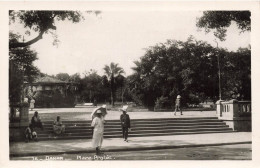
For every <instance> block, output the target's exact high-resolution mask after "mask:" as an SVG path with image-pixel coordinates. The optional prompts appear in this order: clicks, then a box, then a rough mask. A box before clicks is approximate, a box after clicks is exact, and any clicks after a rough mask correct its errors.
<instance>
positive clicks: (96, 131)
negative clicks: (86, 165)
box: [91, 110, 105, 155]
mask: <svg viewBox="0 0 260 168" xmlns="http://www.w3.org/2000/svg"><path fill="white" fill-rule="evenodd" d="M104 123H105V120H104V117H103V116H102V112H101V110H97V112H96V117H95V118H94V119H93V121H92V123H91V127H93V139H92V145H93V147H94V148H96V154H97V155H99V154H101V151H100V149H101V146H102V143H103V133H104Z"/></svg>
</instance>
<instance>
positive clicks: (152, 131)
mask: <svg viewBox="0 0 260 168" xmlns="http://www.w3.org/2000/svg"><path fill="white" fill-rule="evenodd" d="M219 130H220V131H226V130H230V128H197V129H182V128H180V129H168V128H167V129H163V130H133V131H131V132H129V135H131V134H147V133H162V132H199V131H219ZM89 134H91V131H86V132H73V133H67V132H66V133H64V136H75V135H89ZM116 134H119V135H121V134H122V130H113V131H105V132H104V135H116ZM50 135H52V133H38V137H44V136H50Z"/></svg>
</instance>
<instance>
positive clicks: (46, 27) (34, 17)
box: [9, 10, 100, 48]
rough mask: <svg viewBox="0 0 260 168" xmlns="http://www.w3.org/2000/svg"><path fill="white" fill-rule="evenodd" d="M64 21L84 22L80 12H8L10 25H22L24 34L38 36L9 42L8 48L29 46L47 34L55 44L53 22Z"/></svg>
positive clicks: (97, 12) (96, 12)
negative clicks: (25, 29) (15, 23)
mask: <svg viewBox="0 0 260 168" xmlns="http://www.w3.org/2000/svg"><path fill="white" fill-rule="evenodd" d="M87 13H95V14H99V13H100V11H87ZM64 20H68V21H71V22H72V23H78V22H80V21H81V20H84V16H83V13H82V12H80V11H38V10H28V11H25V10H19V11H14V10H10V11H9V22H10V24H12V23H14V22H19V23H21V24H23V26H24V28H27V31H26V34H28V35H30V34H31V32H32V31H33V32H36V33H38V35H37V36H36V37H34V38H33V39H31V40H29V41H26V42H21V41H14V40H9V48H17V47H25V46H29V45H31V44H33V43H35V42H37V41H39V40H40V39H42V36H43V34H47V33H51V34H53V37H54V38H55V39H54V42H57V36H55V32H54V31H53V30H56V29H57V27H56V26H55V22H57V21H64Z"/></svg>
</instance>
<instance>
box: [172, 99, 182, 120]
mask: <svg viewBox="0 0 260 168" xmlns="http://www.w3.org/2000/svg"><path fill="white" fill-rule="evenodd" d="M178 110H180V112H181V115H182V109H181V96H180V95H178V96H177V98H176V100H175V112H174V115H176V112H177V111H178Z"/></svg>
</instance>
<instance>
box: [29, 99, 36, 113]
mask: <svg viewBox="0 0 260 168" xmlns="http://www.w3.org/2000/svg"><path fill="white" fill-rule="evenodd" d="M34 103H35V100H34V99H31V100H30V109H31V111H32V110H33V109H34Z"/></svg>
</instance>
